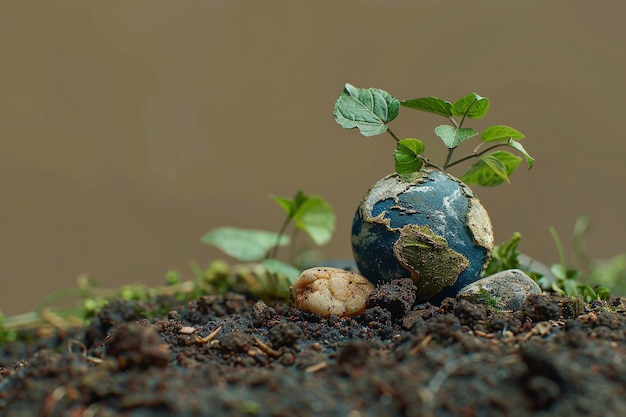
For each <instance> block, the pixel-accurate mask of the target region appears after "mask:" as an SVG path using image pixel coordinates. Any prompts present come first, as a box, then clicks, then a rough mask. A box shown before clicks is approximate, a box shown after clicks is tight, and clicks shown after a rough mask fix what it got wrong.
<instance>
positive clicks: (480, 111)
mask: <svg viewBox="0 0 626 417" xmlns="http://www.w3.org/2000/svg"><path fill="white" fill-rule="evenodd" d="M489 106H490V103H489V99H488V98H486V97H482V96H480V95H478V94H476V93H471V94H468V95H467V96H465V97H462V98H460V99H458V100H456V101H454V102H449V101H446V100H442V99H440V98H437V97H421V98H416V99H412V100H404V101H399V100H398V99H396V98H395V97H393V96H392V95H391V94H389V93H388V92H386V91H384V90H380V89H377V88H357V87H354V86H353V85H350V84H346V86H345V88H344V90H343V92H342V93H341V95H340V96H339V98H338V99H337V102H336V103H335V108H334V111H333V116H334V117H335V121H336V122H337V123H338V124H339V125H341V127H343V128H345V129H353V128H355V127H356V128H358V129H359V131H360V132H361V134H362V135H363V136H366V137H369V136H375V135H380V134H382V133H385V132H387V133H389V134H390V135H391V136H392V137H393V139H394V140H395V141H396V142H397V147H396V150H395V152H394V161H395V167H396V172H397V173H398V175H400V176H401V177H403V178H405V179H411V178H413V177H414V176H415V175H416V173H417V172H418V171H419V170H420V169H422V167H426V168H435V169H438V170H440V171H446V170H447V169H448V168H451V167H453V166H455V165H457V164H459V163H461V162H465V161H467V160H470V159H474V158H479V160H478V161H477V162H476V163H474V164H473V165H472V166H470V167H469V169H467V171H465V173H464V174H463V175H461V176H460V177H459V179H460V180H461V181H464V182H465V183H467V184H478V185H482V186H495V185H499V184H501V183H503V182H505V181H506V182H509V176H510V175H511V174H512V173H513V172H514V171H515V169H516V168H517V166H518V165H519V163H520V162H521V160H522V158H520V157H518V156H515V155H513V154H512V153H510V152H507V151H503V150H497V151H496V150H495V149H496V148H500V147H508V148H513V149H514V150H516V151H517V152H519V153H520V154H522V155H523V156H524V158H525V159H526V162H527V164H528V169H530V168H532V166H533V163H534V158H532V157H531V156H530V155H529V154H528V153H527V152H526V150H525V149H524V147H523V146H522V144H521V143H520V142H519V141H520V140H522V139H523V138H524V134H522V133H521V132H520V131H519V130H517V129H514V128H512V127H510V126H506V125H494V126H490V127H488V128H487V129H485V130H484V131H483V132H482V134H481V135H480V138H481V143H480V144H479V145H478V146H476V147H475V148H474V150H473V152H471V153H469V154H467V155H465V156H463V157H460V158H458V159H453V157H454V153H455V150H456V149H457V147H458V146H459V145H460V144H461V143H463V142H465V141H466V140H468V139H470V138H473V137H474V136H478V134H479V132H478V131H476V130H475V129H473V128H470V127H466V126H465V121H466V120H467V119H480V118H482V117H484V116H485V115H486V114H487V112H488V110H489ZM400 107H407V108H410V109H416V110H421V111H424V112H428V113H434V114H436V115H439V116H442V117H444V118H446V119H448V121H449V124H442V125H439V126H437V127H435V135H436V136H438V137H439V139H441V141H442V142H443V144H444V145H445V146H446V148H447V149H448V154H447V157H446V160H445V162H444V163H443V164H441V165H436V164H434V163H432V162H431V161H430V160H428V159H427V158H426V157H424V156H423V153H424V151H425V150H426V145H425V144H424V142H423V141H421V140H420V139H416V138H406V139H400V137H399V136H397V135H396V134H395V133H394V132H393V131H392V130H391V129H390V128H389V125H388V124H389V123H390V122H391V121H393V120H394V119H395V118H396V116H398V113H399V111H400ZM483 147H484V148H483Z"/></svg>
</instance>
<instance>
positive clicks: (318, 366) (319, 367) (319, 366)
mask: <svg viewBox="0 0 626 417" xmlns="http://www.w3.org/2000/svg"><path fill="white" fill-rule="evenodd" d="M327 366H328V363H327V362H326V361H321V362H318V363H316V364H315V365H311V366H307V367H306V368H304V372H317V371H321V370H322V369H325V368H326V367H327Z"/></svg>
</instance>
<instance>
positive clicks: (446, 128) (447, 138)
mask: <svg viewBox="0 0 626 417" xmlns="http://www.w3.org/2000/svg"><path fill="white" fill-rule="evenodd" d="M435 134H436V135H437V136H439V137H440V138H441V140H442V141H443V143H444V145H446V146H447V147H448V148H450V149H452V148H456V147H457V146H459V145H460V144H461V143H462V142H464V141H466V140H467V139H469V138H471V137H474V136H476V135H478V132H477V131H475V130H474V129H472V128H469V127H462V128H460V129H457V128H455V127H454V126H450V125H440V126H437V127H436V128H435Z"/></svg>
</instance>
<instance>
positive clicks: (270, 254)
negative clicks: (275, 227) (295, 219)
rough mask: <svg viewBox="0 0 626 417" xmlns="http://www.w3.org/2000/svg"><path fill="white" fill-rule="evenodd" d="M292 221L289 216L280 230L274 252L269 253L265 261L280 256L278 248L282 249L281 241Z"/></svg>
mask: <svg viewBox="0 0 626 417" xmlns="http://www.w3.org/2000/svg"><path fill="white" fill-rule="evenodd" d="M291 219H292V217H291V216H287V218H286V219H285V221H284V222H283V224H282V226H280V230H279V231H278V237H277V238H276V244H275V245H274V247H273V248H272V250H270V251H269V252H268V254H267V256H266V257H265V259H268V258H276V257H277V256H278V248H279V247H280V239H281V238H282V237H283V235H284V234H285V230H287V226H289V223H290V222H291Z"/></svg>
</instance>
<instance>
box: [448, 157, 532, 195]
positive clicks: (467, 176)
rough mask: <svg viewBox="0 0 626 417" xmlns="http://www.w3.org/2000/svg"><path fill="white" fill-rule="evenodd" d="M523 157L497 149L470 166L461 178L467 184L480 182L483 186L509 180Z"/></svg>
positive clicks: (491, 185) (490, 185)
mask: <svg viewBox="0 0 626 417" xmlns="http://www.w3.org/2000/svg"><path fill="white" fill-rule="evenodd" d="M521 161H522V158H520V157H518V156H515V155H513V154H512V153H510V152H506V151H497V152H493V153H491V154H489V155H485V156H483V157H482V158H481V159H480V160H479V161H478V162H476V163H475V164H474V165H472V166H471V167H469V169H468V170H467V171H465V173H464V174H463V175H461V176H460V177H459V179H460V180H461V181H463V182H465V183H466V184H478V185H482V186H483V187H493V186H495V185H499V184H502V183H503V182H505V181H506V182H508V181H509V177H510V176H511V174H512V173H513V172H514V171H515V168H517V166H518V165H519V163H520V162H521Z"/></svg>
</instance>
